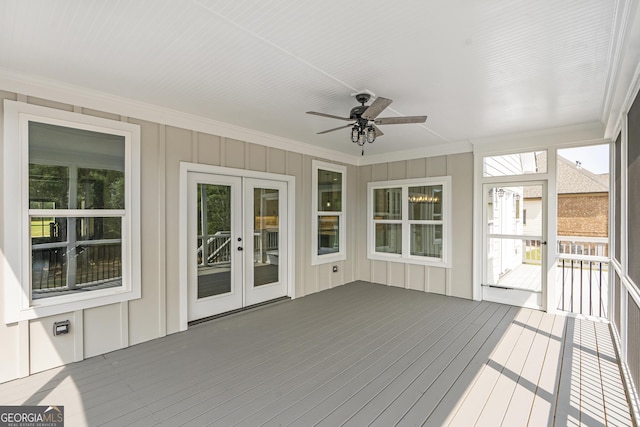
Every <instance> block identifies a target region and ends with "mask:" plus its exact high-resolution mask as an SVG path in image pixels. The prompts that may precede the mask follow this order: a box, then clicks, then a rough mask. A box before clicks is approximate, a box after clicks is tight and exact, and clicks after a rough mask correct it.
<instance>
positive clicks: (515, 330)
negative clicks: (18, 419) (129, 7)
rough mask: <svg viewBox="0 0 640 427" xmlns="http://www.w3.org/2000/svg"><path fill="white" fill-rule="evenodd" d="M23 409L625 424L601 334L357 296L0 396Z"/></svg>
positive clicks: (146, 417)
mask: <svg viewBox="0 0 640 427" xmlns="http://www.w3.org/2000/svg"><path fill="white" fill-rule="evenodd" d="M603 391H604V395H603ZM27 403H28V404H43V405H44V404H57V405H64V406H65V414H66V417H67V419H66V421H67V424H68V425H92V426H93V425H106V426H111V425H113V426H119V425H132V426H135V425H141V426H142V425H144V426H147V425H203V424H207V425H224V426H228V425H247V426H249V425H251V426H253V425H268V426H272V425H273V426H275V425H297V426H309V425H327V426H333V425H354V426H357V425H367V424H373V425H381V426H383V425H438V426H439V425H465V426H472V425H478V426H480V425H482V426H484V425H501V424H502V425H504V426H512V425H527V424H528V425H531V426H539V425H553V424H554V423H555V425H579V424H583V425H607V424H608V425H616V426H618V425H630V424H631V418H630V415H629V407H628V404H627V402H626V395H625V392H624V390H623V388H622V381H621V378H620V371H619V367H618V362H617V359H616V354H615V351H614V347H613V344H612V341H611V336H610V334H609V329H608V325H607V324H605V323H597V322H596V323H594V322H590V321H587V320H577V319H572V318H566V317H562V316H553V315H549V314H546V313H541V312H536V311H532V310H528V309H519V308H515V307H509V306H504V305H500V304H495V303H488V302H475V301H468V300H462V299H457V298H449V297H444V296H440V295H431V294H426V293H422V292H418V291H408V290H403V289H397V288H392V287H386V286H381V285H374V284H370V283H365V282H356V283H353V284H349V285H345V286H341V287H339V288H335V289H331V290H328V291H325V292H321V293H318V294H314V295H310V296H308V297H305V298H300V299H297V300H294V301H288V302H283V303H279V304H274V305H272V306H266V307H261V308H259V309H256V310H253V311H249V312H246V313H241V314H236V315H232V316H229V317H226V318H221V319H217V320H215V321H212V322H208V323H203V324H200V325H197V326H194V327H191V328H190V329H189V330H188V331H186V332H184V333H179V334H174V335H171V336H168V337H165V338H162V339H158V340H154V341H150V342H147V343H143V344H139V345H136V346H133V347H130V348H127V349H124V350H119V351H116V352H113V353H109V354H106V355H103V356H98V357H94V358H91V359H88V360H85V361H83V362H79V363H74V364H71V365H67V366H65V367H60V368H55V369H52V370H50V371H47V372H42V373H39V374H35V375H32V376H31V377H28V378H24V379H20V380H16V381H11V382H8V383H4V384H0V404H3V405H8V404H27Z"/></svg>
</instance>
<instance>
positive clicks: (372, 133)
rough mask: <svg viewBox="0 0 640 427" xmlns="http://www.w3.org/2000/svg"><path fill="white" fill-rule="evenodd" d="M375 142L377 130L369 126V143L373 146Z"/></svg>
mask: <svg viewBox="0 0 640 427" xmlns="http://www.w3.org/2000/svg"><path fill="white" fill-rule="evenodd" d="M375 140H376V130H375V129H374V128H373V126H369V127H368V128H367V142H368V143H369V144H371V143H372V142H373V141H375Z"/></svg>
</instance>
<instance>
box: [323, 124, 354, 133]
mask: <svg viewBox="0 0 640 427" xmlns="http://www.w3.org/2000/svg"><path fill="white" fill-rule="evenodd" d="M351 126H353V123H351V124H348V125H344V126H340V127H339V128H334V129H329V130H323V131H322V132H318V135H322V134H323V133H329V132H333V131H334V130H340V129H345V128H350V127H351Z"/></svg>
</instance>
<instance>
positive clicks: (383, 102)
mask: <svg viewBox="0 0 640 427" xmlns="http://www.w3.org/2000/svg"><path fill="white" fill-rule="evenodd" d="M392 102H393V101H392V100H390V99H387V98H382V97H378V98H376V99H375V101H373V103H372V104H371V105H370V106H369V108H367V109H366V110H365V111H364V113H362V118H363V119H367V120H373V119H375V118H376V117H378V114H380V113H382V111H383V110H384V109H385V108H387V107H388V106H389V104H391V103H392Z"/></svg>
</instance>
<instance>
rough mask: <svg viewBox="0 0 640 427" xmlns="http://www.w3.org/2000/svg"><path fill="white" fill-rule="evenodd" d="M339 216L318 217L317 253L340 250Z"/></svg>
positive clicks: (329, 252)
mask: <svg viewBox="0 0 640 427" xmlns="http://www.w3.org/2000/svg"><path fill="white" fill-rule="evenodd" d="M339 219H340V217H338V216H320V217H318V255H324V254H332V253H336V252H338V251H340V221H339Z"/></svg>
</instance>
